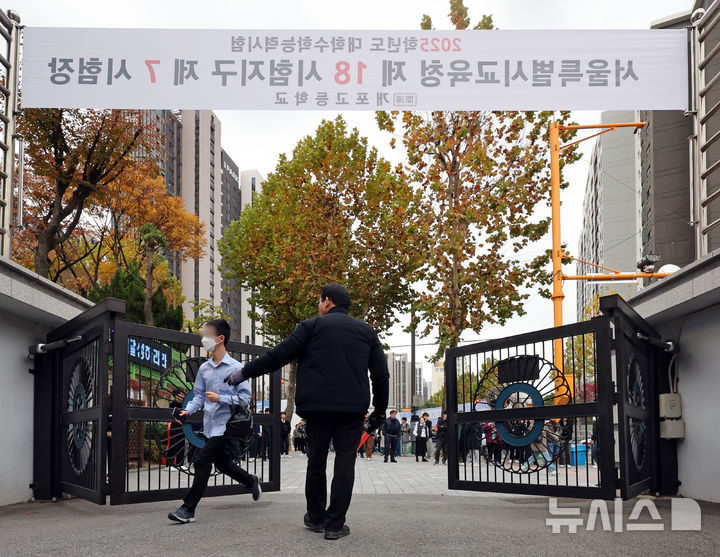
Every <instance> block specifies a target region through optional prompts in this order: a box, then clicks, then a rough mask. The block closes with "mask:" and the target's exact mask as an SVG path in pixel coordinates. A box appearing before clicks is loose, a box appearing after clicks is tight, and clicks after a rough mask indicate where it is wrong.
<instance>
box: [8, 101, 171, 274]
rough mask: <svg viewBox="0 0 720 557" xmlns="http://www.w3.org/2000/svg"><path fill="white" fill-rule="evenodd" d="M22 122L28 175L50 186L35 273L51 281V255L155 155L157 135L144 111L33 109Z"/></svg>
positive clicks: (38, 227)
mask: <svg viewBox="0 0 720 557" xmlns="http://www.w3.org/2000/svg"><path fill="white" fill-rule="evenodd" d="M18 124H19V131H20V133H22V134H23V136H24V138H25V142H26V145H27V149H26V162H27V170H28V173H30V174H34V175H35V176H36V177H37V178H38V180H39V182H40V183H41V184H43V185H46V186H47V189H46V190H44V192H43V195H42V196H40V197H38V198H37V199H36V201H38V202H40V203H42V204H41V205H38V206H37V207H36V209H37V213H38V215H37V216H38V219H37V220H36V222H35V223H34V225H35V232H36V237H35V245H34V256H33V266H34V269H35V272H36V273H38V274H39V275H41V276H44V277H47V276H49V275H50V267H51V252H52V251H53V250H54V249H55V247H57V246H58V245H61V244H63V243H64V242H66V241H68V240H70V239H71V238H72V236H73V234H74V233H75V231H76V229H77V228H78V226H79V225H80V223H81V219H82V217H83V213H84V211H85V209H86V208H87V207H88V206H89V205H92V203H93V202H94V201H95V199H96V198H97V197H98V196H99V195H100V194H101V193H102V191H103V189H104V188H105V187H107V186H108V185H109V184H112V183H113V182H114V181H115V180H117V179H118V178H120V177H121V176H122V175H123V173H124V172H125V171H126V170H127V169H128V168H130V167H132V166H134V165H135V164H137V160H136V157H137V156H138V154H139V155H143V154H145V153H150V152H153V149H154V148H155V146H156V140H157V137H156V134H155V131H154V130H155V129H154V127H153V126H151V125H149V124H148V123H146V122H144V121H143V119H142V116H141V113H140V112H139V111H119V110H68V109H27V110H25V111H24V112H23V114H22V116H21V118H20V119H19V121H18ZM145 161H146V162H147V161H151V159H150V158H147V159H145ZM156 174H157V170H155V171H154V172H153V173H152V175H153V176H154V175H156Z"/></svg>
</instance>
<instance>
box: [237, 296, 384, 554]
mask: <svg viewBox="0 0 720 557" xmlns="http://www.w3.org/2000/svg"><path fill="white" fill-rule="evenodd" d="M349 309H350V293H349V292H348V291H347V289H346V288H345V287H344V286H341V285H339V284H328V285H325V286H323V287H322V291H321V294H320V300H319V302H318V313H319V314H320V316H319V317H315V318H313V319H306V320H305V321H303V322H301V323H300V324H299V325H298V326H297V327H296V328H295V330H294V331H293V332H292V334H291V335H290V336H289V337H288V338H287V339H285V340H284V341H282V342H281V343H280V344H278V345H277V346H275V347H274V348H272V349H271V350H269V351H268V352H266V353H265V354H263V355H262V356H260V357H258V358H256V359H255V360H252V361H251V362H249V363H247V364H246V365H245V367H244V368H242V370H237V371H236V372H233V373H231V374H229V375H228V376H227V377H226V378H225V379H226V381H228V382H229V383H230V384H235V383H238V382H240V381H242V380H244V379H249V378H251V377H258V376H260V375H263V374H265V373H270V372H272V371H275V370H277V369H280V368H281V367H282V366H284V365H286V364H289V363H290V362H292V361H293V360H296V359H297V385H296V394H295V404H296V406H297V411H298V414H299V415H301V416H302V417H303V418H305V419H306V420H307V436H308V439H307V441H308V449H309V456H308V467H307V475H306V479H305V498H306V500H307V513H305V518H304V521H305V525H306V526H307V527H308V528H310V529H311V530H313V531H315V532H322V531H324V532H325V539H328V540H334V539H338V538H341V537H343V536H347V535H348V534H349V533H350V529H349V528H348V526H347V525H346V524H345V514H346V513H347V510H348V507H349V506H350V499H351V497H352V489H353V483H354V481H355V457H356V454H357V452H356V451H357V445H358V443H359V442H360V437H361V435H362V432H363V418H364V415H365V412H366V411H367V408H368V405H369V404H370V382H369V381H368V369H369V370H370V380H371V381H372V390H373V406H374V408H375V410H374V411H373V413H372V414H371V415H370V426H369V427H370V428H371V429H376V428H377V427H378V426H380V425H381V424H382V423H383V422H384V421H385V409H386V408H387V403H388V392H389V377H390V374H389V373H388V368H387V360H386V359H385V353H384V351H383V348H382V344H380V340H379V339H378V336H377V333H376V332H375V331H374V330H373V328H372V327H371V326H370V325H368V324H367V323H365V322H363V321H360V320H359V319H355V318H353V317H350V316H349V315H348V312H349ZM330 441H332V442H333V445H334V447H335V470H334V476H333V481H332V491H331V494H330V506H328V507H327V508H326V502H327V501H326V500H327V485H326V481H327V480H326V476H325V469H326V466H327V455H328V449H329V446H330Z"/></svg>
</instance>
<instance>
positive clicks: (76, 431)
mask: <svg viewBox="0 0 720 557" xmlns="http://www.w3.org/2000/svg"><path fill="white" fill-rule="evenodd" d="M85 408H87V396H86V395H85V387H84V385H82V384H79V385H77V386H76V387H75V392H74V393H73V399H72V409H73V410H85ZM71 432H72V438H73V443H74V444H75V446H76V447H77V448H78V449H79V448H81V447H82V446H83V444H84V443H85V422H76V423H74V424H72V426H71Z"/></svg>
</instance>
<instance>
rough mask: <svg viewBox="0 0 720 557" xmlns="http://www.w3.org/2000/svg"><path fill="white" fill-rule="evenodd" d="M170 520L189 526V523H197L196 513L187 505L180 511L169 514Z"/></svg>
mask: <svg viewBox="0 0 720 557" xmlns="http://www.w3.org/2000/svg"><path fill="white" fill-rule="evenodd" d="M168 518H169V519H170V520H174V521H175V522H180V523H182V524H187V523H188V522H195V511H191V510H190V509H188V508H187V507H186V506H185V505H183V506H182V507H180V508H179V509H178V510H176V511H173V512H171V513H168Z"/></svg>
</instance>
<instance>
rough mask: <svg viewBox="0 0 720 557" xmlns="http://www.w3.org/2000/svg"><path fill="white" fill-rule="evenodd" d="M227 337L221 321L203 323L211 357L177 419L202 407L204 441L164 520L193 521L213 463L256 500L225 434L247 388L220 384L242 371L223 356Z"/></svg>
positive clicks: (233, 442)
mask: <svg viewBox="0 0 720 557" xmlns="http://www.w3.org/2000/svg"><path fill="white" fill-rule="evenodd" d="M229 337H230V325H229V324H228V322H227V321H225V320H224V319H214V320H212V321H208V322H207V323H206V324H205V328H204V330H203V338H202V344H203V347H204V348H205V349H206V350H207V351H208V352H212V357H211V358H209V359H208V360H207V361H206V362H205V363H203V364H202V365H201V366H200V369H198V373H197V377H196V378H195V385H194V387H193V398H192V399H191V400H190V402H189V403H188V405H187V406H186V407H185V409H184V410H183V411H182V412H180V414H179V417H183V416H189V415H191V414H194V413H195V412H197V411H198V410H200V409H201V408H202V409H203V410H204V415H203V434H204V436H205V437H206V438H207V441H206V443H205V446H204V447H203V448H202V449H200V450H199V451H198V452H197V454H196V456H195V459H194V460H193V464H194V466H195V476H194V478H193V484H192V487H191V488H190V491H189V492H188V494H187V495H186V496H185V499H184V500H183V504H182V506H181V507H180V508H179V509H177V510H176V511H173V512H171V513H169V514H168V518H169V519H170V520H174V521H176V522H181V523H188V522H193V521H194V520H195V507H196V506H197V504H198V503H199V502H200V499H201V498H202V496H203V493H204V492H205V488H206V487H207V484H208V480H209V478H210V473H211V471H212V465H213V464H215V467H216V468H217V469H218V471H219V472H220V473H222V474H226V475H228V476H230V477H231V478H232V479H233V480H235V481H237V482H239V483H241V484H243V485H245V486H246V487H247V488H248V489H249V490H250V491H251V492H252V495H253V500H255V501H257V500H258V499H259V498H260V493H261V489H260V481H259V480H258V477H257V476H256V475H254V474H248V473H247V472H246V471H245V470H243V469H242V468H241V467H240V466H239V465H238V464H237V462H236V460H237V457H238V455H239V453H240V447H239V443H240V440H239V439H237V438H234V437H230V436H227V435H225V426H226V424H227V421H228V419H229V418H230V416H231V414H232V405H233V404H238V403H239V402H240V401H241V400H242V401H244V402H245V403H247V404H249V403H250V386H249V384H248V382H247V381H243V382H242V383H240V384H239V385H236V386H231V385H229V384H227V383H225V382H223V379H225V377H227V375H228V373H231V372H233V371H235V370H237V369H241V368H242V364H241V363H240V362H238V361H237V360H236V359H234V358H232V357H231V356H230V355H229V354H228V353H227V350H226V348H225V346H226V344H227V341H228V339H229ZM176 421H177V420H176Z"/></svg>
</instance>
